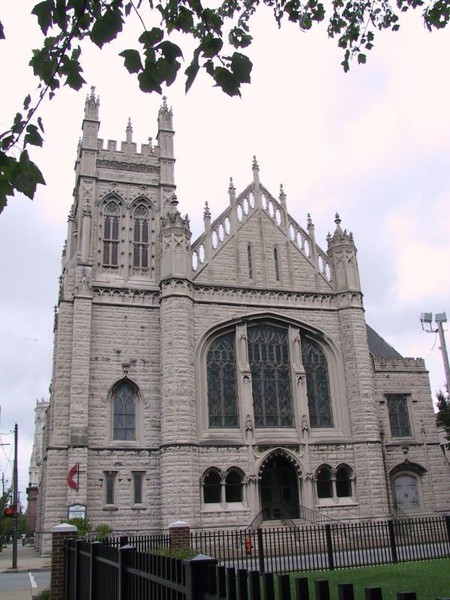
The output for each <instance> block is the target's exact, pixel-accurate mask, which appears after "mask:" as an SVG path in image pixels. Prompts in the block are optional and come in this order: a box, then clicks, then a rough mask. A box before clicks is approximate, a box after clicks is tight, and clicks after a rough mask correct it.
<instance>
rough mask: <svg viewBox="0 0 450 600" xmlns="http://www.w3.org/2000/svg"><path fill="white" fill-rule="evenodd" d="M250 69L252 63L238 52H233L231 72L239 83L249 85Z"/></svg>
mask: <svg viewBox="0 0 450 600" xmlns="http://www.w3.org/2000/svg"><path fill="white" fill-rule="evenodd" d="M252 67H253V64H252V61H251V60H250V59H249V58H248V56H245V55H244V54H241V53H240V52H235V53H234V54H233V56H232V57H231V70H232V71H233V74H234V75H235V77H236V79H237V81H239V82H240V83H250V81H251V77H250V74H251V72H252Z"/></svg>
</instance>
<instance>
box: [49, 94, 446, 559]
mask: <svg viewBox="0 0 450 600" xmlns="http://www.w3.org/2000/svg"><path fill="white" fill-rule="evenodd" d="M99 126H100V122H99V100H98V98H97V97H96V95H95V91H94V89H92V91H91V93H90V95H89V96H88V98H87V100H86V106H85V114H84V120H83V125H82V138H81V140H80V143H79V147H78V152H77V158H76V166H75V172H76V181H75V189H74V201H73V206H72V208H71V211H70V215H69V222H68V235H67V244H66V246H65V249H64V252H63V261H62V263H63V264H62V274H61V278H60V291H59V299H58V307H57V311H56V315H55V341H54V360H53V375H52V384H51V395H50V405H49V408H48V410H47V421H46V426H45V435H44V460H43V462H42V465H43V468H42V470H41V475H40V482H39V498H38V525H37V529H38V531H40V532H41V533H40V534H39V535H38V544H39V546H40V548H41V550H43V551H45V550H46V549H48V544H49V539H50V538H49V536H48V535H47V534H48V532H50V530H51V528H52V527H53V526H54V525H57V524H58V523H60V522H61V521H63V520H64V519H67V518H69V517H71V516H84V517H86V518H88V519H89V521H90V523H91V526H92V528H93V529H95V527H96V525H98V524H102V523H107V524H108V525H109V526H110V527H112V528H113V529H114V530H115V531H116V532H122V533H126V532H129V533H132V532H142V533H144V532H151V531H156V530H161V529H165V528H167V526H168V525H169V524H170V523H171V522H173V521H175V520H177V519H183V520H186V521H188V522H189V523H190V525H191V526H192V527H193V528H219V527H220V528H225V527H230V528H245V527H248V526H249V525H250V524H252V522H258V523H259V522H262V523H263V524H264V523H266V522H269V521H273V520H275V521H279V522H280V523H282V522H283V521H285V520H288V521H289V522H291V521H294V522H296V520H298V521H297V522H298V523H300V522H301V519H304V518H305V516H308V518H309V519H312V520H314V515H318V514H320V513H321V514H324V515H327V516H328V517H331V518H332V519H337V520H342V521H348V520H354V519H371V518H385V517H389V516H397V515H399V514H402V515H403V514H405V513H406V514H408V515H430V514H438V513H439V512H442V511H445V510H447V511H448V510H449V509H450V486H449V482H450V467H449V464H448V462H447V459H446V458H445V456H444V454H443V452H442V450H441V447H440V445H439V440H438V436H437V431H436V425H435V415H434V413H433V406H432V399H431V393H430V385H429V379H428V373H427V370H426V368H425V364H424V361H423V360H422V359H420V358H404V357H402V356H401V355H400V354H399V353H398V352H397V351H396V350H394V349H393V348H392V347H391V346H389V345H388V344H387V343H386V342H385V341H384V340H383V339H382V337H380V336H379V335H378V334H377V333H376V332H375V331H374V330H372V329H371V328H370V327H369V326H368V325H367V324H366V320H365V312H364V307H363V295H362V291H361V286H360V279H359V272H358V265H357V259H356V254H357V251H356V247H355V243H354V240H353V236H352V234H351V233H349V232H348V231H347V230H345V229H343V228H342V227H341V219H340V217H339V216H338V215H336V216H335V219H334V225H333V229H334V232H333V233H332V234H330V235H329V236H328V238H327V240H326V250H323V249H322V248H321V247H320V246H319V245H318V243H317V241H316V239H315V234H314V225H313V223H312V221H311V219H310V218H309V217H308V221H307V223H306V226H305V228H303V227H302V226H300V225H299V224H298V222H297V220H296V219H295V218H294V217H293V216H291V214H290V213H289V212H288V206H287V200H286V196H285V194H284V192H283V189H281V190H280V192H279V195H278V196H277V197H275V196H274V195H273V194H272V193H271V192H270V191H269V190H268V189H266V187H265V186H264V185H263V183H262V181H261V180H260V172H259V167H258V164H257V162H256V160H254V161H253V166H252V173H251V172H250V169H249V180H250V183H249V185H248V186H247V187H246V188H245V189H244V190H243V191H241V192H240V193H238V192H237V191H236V190H235V188H234V186H233V183H232V182H230V185H229V191H228V195H229V202H228V205H227V206H225V207H224V210H223V212H222V213H221V214H220V215H219V216H218V217H217V218H214V219H213V218H212V216H211V214H210V212H209V209H208V207H207V206H206V207H205V210H204V231H203V233H202V234H201V235H200V237H199V238H198V239H197V240H195V241H192V240H191V231H190V225H189V219H188V217H187V216H182V214H181V213H180V211H179V209H178V201H177V198H176V195H175V188H176V186H175V178H174V165H175V155H174V129H173V115H172V110H171V109H169V107H168V106H167V104H166V101H165V100H164V102H163V104H162V106H161V108H160V110H159V114H158V133H157V137H156V144H155V145H153V144H152V142H151V141H149V143H147V144H143V145H142V146H141V147H140V148H138V147H137V144H136V143H135V142H134V141H133V138H132V129H131V124H129V125H128V127H127V130H126V141H124V142H122V143H121V144H120V145H119V144H117V143H116V142H115V141H111V140H110V141H108V142H107V143H104V141H103V140H102V139H99V137H98V133H99ZM249 166H250V165H249ZM220 184H221V182H218V185H219V186H220ZM330 217H331V216H330ZM331 220H332V219H331V218H330V221H331ZM361 234H362V235H363V234H364V232H362V233H361Z"/></svg>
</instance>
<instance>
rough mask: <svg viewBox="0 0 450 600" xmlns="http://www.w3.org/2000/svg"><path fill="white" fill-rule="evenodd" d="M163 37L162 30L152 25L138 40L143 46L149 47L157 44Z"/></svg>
mask: <svg viewBox="0 0 450 600" xmlns="http://www.w3.org/2000/svg"><path fill="white" fill-rule="evenodd" d="M163 38H164V31H163V30H162V29H159V27H153V28H152V29H150V30H149V31H144V33H142V34H141V36H140V37H139V42H140V43H141V44H143V46H144V48H149V47H150V48H151V47H153V46H154V45H155V44H158V43H159V42H160V41H161V40H162V39H163Z"/></svg>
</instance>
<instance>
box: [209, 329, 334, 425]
mask: <svg viewBox="0 0 450 600" xmlns="http://www.w3.org/2000/svg"><path fill="white" fill-rule="evenodd" d="M299 340H301V356H300V351H299V343H298V341H299ZM303 374H305V375H306V389H305V387H304V386H303V385H301V386H299V385H297V381H299V382H300V381H303ZM206 380H207V381H206V384H207V397H208V426H209V428H227V427H234V428H238V427H239V426H241V427H243V426H244V421H243V420H242V419H241V420H240V415H241V417H243V418H244V419H245V427H246V431H250V430H252V429H253V427H255V428H256V429H261V428H280V427H286V428H288V427H295V426H296V418H297V419H298V420H299V419H300V417H302V412H303V411H304V413H303V414H305V413H306V412H309V427H311V429H318V428H332V427H334V419H333V411H332V400H331V394H330V382H329V375H328V363H327V358H326V356H325V350H324V349H323V348H322V346H321V345H319V343H318V342H316V341H313V340H312V339H311V338H310V336H309V334H306V333H304V332H303V331H302V330H301V329H300V328H299V327H295V326H292V325H288V324H284V323H283V322H279V321H278V320H275V319H273V320H272V319H271V320H269V319H267V320H262V319H254V320H249V321H248V322H246V323H239V324H238V325H235V326H234V327H233V329H231V331H230V330H228V331H227V332H226V333H222V334H220V333H219V334H217V337H215V338H213V340H212V341H211V342H210V343H209V346H208V347H207V349H206ZM305 401H307V402H308V411H307V410H306V407H304V406H303V403H304V402H305ZM248 402H250V403H251V404H252V406H251V405H249V404H247V403H248ZM300 411H302V412H300ZM295 415H297V417H296V416H295ZM297 426H298V427H299V426H300V421H299V422H298V423H297Z"/></svg>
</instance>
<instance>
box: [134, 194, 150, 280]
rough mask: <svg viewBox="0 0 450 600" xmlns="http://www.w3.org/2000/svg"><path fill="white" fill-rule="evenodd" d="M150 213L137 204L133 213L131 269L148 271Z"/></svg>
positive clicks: (144, 207)
mask: <svg viewBox="0 0 450 600" xmlns="http://www.w3.org/2000/svg"><path fill="white" fill-rule="evenodd" d="M149 216H150V212H149V210H148V208H147V207H146V206H144V205H143V204H139V206H137V207H136V208H135V210H134V213H133V222H134V225H133V267H137V268H141V269H148V266H149V260H148V258H149V251H148V250H149V226H150V221H149Z"/></svg>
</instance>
